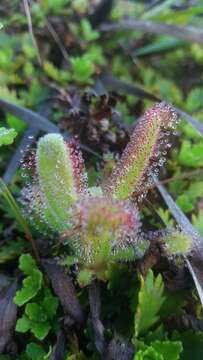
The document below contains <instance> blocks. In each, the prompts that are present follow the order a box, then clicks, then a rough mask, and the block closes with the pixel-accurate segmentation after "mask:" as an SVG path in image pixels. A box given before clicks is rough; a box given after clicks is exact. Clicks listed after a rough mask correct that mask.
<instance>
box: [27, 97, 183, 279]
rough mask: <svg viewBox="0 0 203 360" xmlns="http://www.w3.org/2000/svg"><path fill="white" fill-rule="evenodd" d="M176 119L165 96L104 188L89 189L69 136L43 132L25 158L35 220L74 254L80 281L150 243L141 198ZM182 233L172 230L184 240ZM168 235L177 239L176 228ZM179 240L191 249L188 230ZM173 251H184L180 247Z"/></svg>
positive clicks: (162, 158)
mask: <svg viewBox="0 0 203 360" xmlns="http://www.w3.org/2000/svg"><path fill="white" fill-rule="evenodd" d="M176 123H177V115H176V112H175V110H174V109H173V107H172V106H171V105H169V104H166V103H164V102H162V103H157V104H155V105H154V106H153V107H152V108H150V109H149V110H148V111H147V112H146V113H145V114H144V116H143V117H142V118H141V119H140V120H139V121H138V123H137V124H136V126H135V129H134V131H133V133H132V136H131V138H130V141H129V144H128V145H127V147H126V149H125V150H124V152H123V154H122V156H121V158H120V160H119V161H118V162H117V164H116V165H115V167H114V169H113V171H112V174H111V176H110V178H109V179H108V180H107V181H105V182H104V183H102V184H101V185H100V186H95V187H88V177H87V173H86V170H85V165H84V161H83V158H82V155H81V152H80V150H79V147H78V144H77V142H76V141H75V140H74V139H71V140H67V141H65V140H64V139H63V137H62V136H61V135H60V134H48V135H45V136H44V137H42V138H41V139H40V140H39V141H38V143H37V149H36V152H35V153H32V156H31V158H30V159H29V161H28V162H27V163H25V164H24V168H25V170H29V171H31V177H32V181H31V184H29V185H28V186H27V187H26V188H25V189H23V192H22V195H23V201H24V204H26V212H27V211H28V214H29V219H33V221H34V222H35V223H38V226H39V228H40V225H39V224H41V225H42V227H43V226H44V227H45V228H47V229H50V230H51V232H52V233H55V234H58V235H59V237H60V239H61V240H62V243H63V244H67V245H68V248H69V252H68V254H67V256H68V259H69V261H70V263H72V264H74V263H75V264H77V267H78V269H79V270H78V278H79V281H81V283H88V282H90V281H91V279H92V278H94V277H95V276H98V277H100V278H103V279H105V271H106V269H107V268H108V266H109V264H111V263H115V262H119V261H130V260H134V259H136V258H139V257H140V256H142V255H143V254H144V252H145V251H146V249H147V247H148V243H149V242H148V240H147V239H146V237H147V235H146V234H145V236H143V230H142V229H141V228H142V226H141V221H140V215H139V204H140V202H141V200H142V199H143V198H144V196H145V195H146V193H147V190H148V188H149V187H150V186H151V185H152V183H153V176H154V175H157V174H158V171H159V168H160V167H161V166H162V165H163V163H164V161H165V155H166V152H167V150H168V149H169V148H170V146H171V144H170V136H171V135H172V133H173V130H174V128H175V126H176ZM177 233H178V231H177V230H174V236H175V238H176V241H177V243H178V235H177ZM166 234H167V236H166ZM163 236H165V238H166V239H169V241H168V242H169V243H170V242H171V243H172V244H173V240H171V239H173V231H172V230H170V236H169V235H168V233H165V235H164V232H163V234H162V237H163ZM180 242H181V246H180V252H181V251H182V252H187V251H188V250H189V248H190V241H188V240H187V237H186V236H185V235H184V234H182V235H181V236H180ZM166 247H167V246H166ZM168 247H169V250H170V246H169V245H168ZM174 248H175V250H174ZM171 249H173V250H172V251H171V252H172V253H173V252H174V253H178V245H177V247H173V246H172V247H171ZM169 252H170V251H169ZM67 262H68V260H67Z"/></svg>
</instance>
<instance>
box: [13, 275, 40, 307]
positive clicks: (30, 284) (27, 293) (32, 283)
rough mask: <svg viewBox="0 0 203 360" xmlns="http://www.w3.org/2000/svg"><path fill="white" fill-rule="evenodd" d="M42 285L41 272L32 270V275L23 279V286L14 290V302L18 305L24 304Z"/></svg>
mask: <svg viewBox="0 0 203 360" xmlns="http://www.w3.org/2000/svg"><path fill="white" fill-rule="evenodd" d="M41 286H42V273H41V272H40V271H39V270H35V269H34V270H33V272H32V275H30V276H28V277H27V278H26V279H24V280H23V287H22V289H21V290H18V291H17V292H16V295H15V297H14V302H15V304H16V305H18V306H22V305H24V304H25V303H26V302H28V301H29V300H30V299H32V298H33V297H34V296H35V295H37V293H38V291H39V290H40V288H41Z"/></svg>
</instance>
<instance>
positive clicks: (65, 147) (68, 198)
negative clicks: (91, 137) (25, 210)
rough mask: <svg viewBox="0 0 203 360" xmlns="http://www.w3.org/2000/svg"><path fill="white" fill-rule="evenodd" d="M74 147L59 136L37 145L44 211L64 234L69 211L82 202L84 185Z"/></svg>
mask: <svg viewBox="0 0 203 360" xmlns="http://www.w3.org/2000/svg"><path fill="white" fill-rule="evenodd" d="M74 146H75V145H74V144H72V143H70V142H69V143H67V144H66V143H65V142H64V140H63V137H62V136H61V135H59V134H48V135H45V136H43V137H42V138H41V139H40V140H39V141H38V145H37V154H36V157H37V172H38V176H39V187H40V191H41V193H42V196H43V203H44V206H43V207H42V210H43V212H44V216H45V218H46V219H47V222H48V223H49V224H50V225H51V226H52V227H54V229H55V230H56V231H57V230H58V231H60V232H62V231H65V230H67V227H68V224H67V222H68V208H69V207H70V205H71V204H72V203H73V202H74V201H76V200H77V199H78V196H79V193H80V191H81V192H82V191H83V190H82V188H83V186H82V185H84V184H82V180H81V179H82V174H80V172H79V171H78V168H79V160H80V159H79V155H78V153H76V154H75V156H74ZM77 166H78V168H77ZM75 168H77V175H76V171H75ZM80 168H81V161H80ZM83 179H84V177H83ZM39 211H40V209H39Z"/></svg>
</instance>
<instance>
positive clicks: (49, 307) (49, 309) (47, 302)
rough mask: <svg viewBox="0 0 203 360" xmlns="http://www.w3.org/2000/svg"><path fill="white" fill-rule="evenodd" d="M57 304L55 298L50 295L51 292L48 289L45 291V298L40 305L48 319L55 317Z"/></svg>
mask: <svg viewBox="0 0 203 360" xmlns="http://www.w3.org/2000/svg"><path fill="white" fill-rule="evenodd" d="M58 304H59V302H58V299H57V298H56V296H53V295H52V294H51V291H50V290H49V289H46V293H45V297H44V299H43V301H42V303H41V305H42V308H43V309H44V312H45V313H46V315H47V317H48V318H49V319H52V318H53V317H54V315H56V311H57V308H58Z"/></svg>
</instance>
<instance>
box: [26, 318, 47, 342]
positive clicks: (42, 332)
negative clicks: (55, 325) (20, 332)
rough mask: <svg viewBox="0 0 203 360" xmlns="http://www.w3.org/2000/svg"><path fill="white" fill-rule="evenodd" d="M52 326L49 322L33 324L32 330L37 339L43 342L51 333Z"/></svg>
mask: <svg viewBox="0 0 203 360" xmlns="http://www.w3.org/2000/svg"><path fill="white" fill-rule="evenodd" d="M50 329H51V325H50V324H49V323H48V322H44V323H32V326H31V328H30V330H31V331H32V333H33V334H34V335H35V336H36V338H37V339H39V340H43V339H44V338H45V337H46V336H47V335H48V333H49V330H50Z"/></svg>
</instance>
